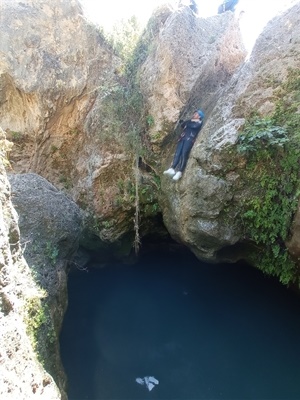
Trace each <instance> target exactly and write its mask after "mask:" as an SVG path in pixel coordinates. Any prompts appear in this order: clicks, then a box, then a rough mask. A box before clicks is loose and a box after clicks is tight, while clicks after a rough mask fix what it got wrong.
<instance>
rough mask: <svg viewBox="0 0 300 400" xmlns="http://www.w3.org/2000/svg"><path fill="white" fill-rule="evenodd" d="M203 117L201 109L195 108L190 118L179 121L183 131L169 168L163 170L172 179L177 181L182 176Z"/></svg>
mask: <svg viewBox="0 0 300 400" xmlns="http://www.w3.org/2000/svg"><path fill="white" fill-rule="evenodd" d="M203 119H204V113H203V111H202V110H197V111H195V112H194V114H193V116H192V118H191V119H189V120H187V121H182V120H180V121H179V122H180V124H181V127H182V128H183V131H182V134H181V135H180V138H179V140H178V143H177V147H176V151H175V155H174V158H173V162H172V165H171V167H170V168H169V169H167V170H166V171H164V174H165V175H168V176H171V177H172V178H173V180H174V181H178V180H179V179H180V178H181V177H182V173H183V171H184V169H185V167H186V164H187V161H188V158H189V154H190V151H191V150H192V147H193V144H194V143H195V140H196V138H197V136H198V133H199V132H200V130H201V128H202V124H203Z"/></svg>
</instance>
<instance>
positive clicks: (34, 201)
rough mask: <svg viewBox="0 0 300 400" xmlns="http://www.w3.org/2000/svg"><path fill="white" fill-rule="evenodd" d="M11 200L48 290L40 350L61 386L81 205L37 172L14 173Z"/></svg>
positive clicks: (30, 259)
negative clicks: (63, 335)
mask: <svg viewBox="0 0 300 400" xmlns="http://www.w3.org/2000/svg"><path fill="white" fill-rule="evenodd" d="M9 180H10V184H11V192H12V202H13V205H14V207H15V209H16V211H17V213H18V215H19V221H18V222H19V227H20V233H21V243H23V244H24V257H25V259H26V261H27V263H28V265H29V266H30V268H31V271H32V274H33V275H34V276H35V280H36V282H37V283H38V284H39V286H40V288H41V289H42V290H43V292H44V293H45V295H44V296H45V299H44V303H43V307H44V309H45V319H46V321H45V327H41V329H40V331H39V332H38V333H37V341H38V344H37V351H38V353H39V355H40V357H41V359H43V360H44V365H45V368H46V369H47V371H48V372H50V373H51V375H52V376H53V377H54V379H55V381H56V383H57V384H58V386H59V388H60V389H61V390H62V391H64V390H65V388H66V377H65V375H64V371H63V367H62V365H61V360H60V353H59V333H60V329H61V324H62V320H63V317H64V313H65V310H66V307H67V301H68V298H67V269H68V268H69V267H70V266H71V265H72V264H71V263H72V260H73V256H74V255H75V252H76V251H77V249H78V244H79V239H80V235H81V212H80V209H79V207H78V206H77V205H76V204H75V203H74V202H73V201H72V200H70V199H69V198H68V197H66V196H65V195H64V194H63V193H62V192H60V191H59V190H57V189H56V188H55V187H54V186H53V185H51V184H50V183H49V182H48V181H47V180H46V179H44V178H42V177H40V176H39V175H37V174H32V173H31V174H14V175H10V176H9Z"/></svg>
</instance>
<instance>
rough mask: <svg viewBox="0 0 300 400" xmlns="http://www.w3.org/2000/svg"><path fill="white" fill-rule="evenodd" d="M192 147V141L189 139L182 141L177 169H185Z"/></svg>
mask: <svg viewBox="0 0 300 400" xmlns="http://www.w3.org/2000/svg"><path fill="white" fill-rule="evenodd" d="M192 147H193V142H191V141H189V140H187V141H185V142H184V145H183V147H182V154H181V158H180V163H179V164H178V165H177V169H178V171H180V172H183V171H184V170H185V167H186V164H187V162H188V159H189V155H190V152H191V150H192Z"/></svg>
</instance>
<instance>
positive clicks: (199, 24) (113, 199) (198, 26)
mask: <svg viewBox="0 0 300 400" xmlns="http://www.w3.org/2000/svg"><path fill="white" fill-rule="evenodd" d="M0 18H1V24H0V35H1V38H2V40H1V43H0V55H1V56H0V126H1V127H2V128H3V129H5V130H6V131H7V134H8V138H9V140H12V141H13V142H14V144H15V145H14V148H13V150H12V152H11V154H10V161H11V165H12V167H13V169H14V172H16V173H25V172H34V173H37V174H39V175H41V176H43V177H44V178H46V179H47V180H48V181H49V182H51V183H52V184H54V185H55V186H56V187H58V188H59V189H63V190H65V191H67V192H68V193H69V194H70V195H71V197H72V198H73V199H74V200H75V201H76V202H77V203H78V204H79V205H80V206H81V207H82V208H83V209H85V210H87V213H86V214H91V215H92V216H93V218H94V220H93V221H94V222H93V224H92V225H93V226H94V231H95V233H96V236H99V237H100V241H101V242H105V243H106V242H109V243H116V242H120V241H123V239H124V237H129V239H128V240H129V242H128V243H130V242H132V240H133V239H132V237H133V234H132V232H133V222H132V220H133V215H134V213H135V208H134V207H135V206H134V201H133V200H132V198H133V197H134V196H133V193H132V191H133V190H132V188H133V187H134V179H135V178H134V167H133V165H134V157H135V154H132V151H131V153H130V151H128V149H125V145H124V141H123V143H122V142H118V141H117V140H115V139H114V136H118V135H119V136H122V135H123V131H122V129H124V128H123V125H125V124H126V125H127V126H126V129H127V130H130V129H131V127H130V126H129V125H130V119H129V121H128V118H127V121H126V122H125V121H123V122H122V121H120V119H119V120H118V121H117V123H116V122H115V121H114V120H115V116H116V115H115V113H114V111H112V110H111V109H110V106H111V104H109V103H108V102H107V98H109V97H110V96H111V97H112V98H114V93H115V94H116V98H117V95H118V93H119V92H120V89H122V88H124V82H123V81H122V79H123V80H124V78H123V77H120V74H119V70H120V65H121V63H120V59H119V58H118V57H117V56H116V55H115V54H114V53H113V52H112V50H111V48H110V47H109V46H108V44H107V43H106V42H105V40H104V38H103V36H102V35H101V34H100V33H99V31H97V29H96V28H95V27H94V26H92V25H91V24H89V23H88V22H87V21H86V20H85V19H84V16H83V15H82V11H81V7H80V5H79V2H78V1H77V0H71V1H66V0H53V1H51V2H49V1H46V0H24V1H22V2H19V1H18V0H9V1H8V0H5V1H2V2H1V4H0ZM155 18H156V21H157V26H158V30H157V32H155V37H153V40H152V41H151V46H150V47H151V49H152V50H151V49H150V53H149V55H148V57H147V59H146V61H145V63H144V64H143V66H142V69H141V71H140V72H139V74H138V75H139V76H140V79H139V82H140V83H141V85H142V88H141V91H142V93H143V95H144V96H143V97H144V101H145V105H144V110H142V114H143V115H144V117H145V116H146V115H147V114H148V116H149V118H150V119H151V118H152V119H153V121H154V125H152V126H151V127H150V129H149V131H147V132H145V135H146V136H147V140H148V142H149V143H150V145H149V147H150V148H151V150H152V154H151V156H149V159H146V163H148V164H151V167H152V171H155V173H156V174H159V167H160V164H161V161H162V160H163V158H162V157H161V152H163V151H164V149H163V140H164V138H166V139H167V140H168V139H169V138H170V137H172V132H173V130H174V127H175V124H176V120H177V116H178V115H179V114H184V113H185V112H189V111H190V108H191V107H195V106H196V105H197V107H198V106H200V105H201V106H202V107H204V108H205V109H207V110H208V109H209V105H210V103H214V102H215V97H216V96H217V92H218V90H219V89H220V88H221V87H222V86H223V85H224V83H225V82H226V81H227V80H228V78H229V77H230V76H231V75H232V73H233V72H234V70H235V68H237V66H238V65H239V64H240V63H241V61H242V60H243V58H244V56H245V52H244V49H243V46H242V44H241V39H240V35H239V29H238V23H237V21H236V20H235V19H234V17H233V15H232V13H228V14H226V15H225V14H224V15H223V16H215V17H213V18H211V19H209V20H205V19H201V18H197V17H196V16H195V15H193V14H192V13H191V11H190V9H189V8H188V7H187V8H184V9H181V10H180V11H178V12H177V11H176V12H171V11H170V10H162V11H161V12H160V13H158V15H156V16H155ZM149 32H152V31H151V27H149ZM200 82H205V84H204V85H203V84H200ZM125 86H126V83H125ZM204 87H205V88H204ZM200 100H201V101H200ZM116 101H118V100H116ZM124 102H126V97H124V99H122V100H121V103H124ZM122 106H123V104H119V107H120V108H122ZM118 117H119V116H118ZM119 118H120V117H119ZM118 124H119V125H118ZM144 125H145V124H144ZM133 129H136V127H133ZM129 140H130V139H128V141H129ZM150 158H151V160H150ZM143 179H144V177H143ZM145 180H146V181H147V177H146V178H145V179H144V181H145ZM147 182H148V181H147ZM150 186H151V185H148V186H147V188H146V189H145V190H144V192H146V191H147V192H148V195H147V196H144V201H145V202H146V204H145V206H146V207H148V209H153V210H155V209H158V207H157V197H156V194H155V195H152V194H151V193H150V192H152V191H153V190H154V189H153V187H150ZM152 186H153V185H152ZM149 188H150V189H149ZM154 212H155V211H154ZM145 214H147V215H148V214H149V213H148V212H146V213H145ZM141 225H142V226H144V227H145V228H144V229H143V230H144V231H149V228H148V227H149V226H150V225H151V223H149V221H146V222H145V223H144V224H143V222H142V224H141Z"/></svg>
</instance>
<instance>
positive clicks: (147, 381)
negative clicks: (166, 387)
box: [135, 376, 159, 392]
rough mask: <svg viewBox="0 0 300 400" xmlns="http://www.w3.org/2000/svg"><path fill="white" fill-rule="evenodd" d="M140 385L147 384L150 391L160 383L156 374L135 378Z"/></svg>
mask: <svg viewBox="0 0 300 400" xmlns="http://www.w3.org/2000/svg"><path fill="white" fill-rule="evenodd" d="M135 381H136V382H137V383H138V384H140V385H146V386H147V388H148V390H149V392H151V390H152V389H153V388H154V387H155V385H158V384H159V381H158V380H157V379H156V378H154V376H145V377H144V378H136V380H135Z"/></svg>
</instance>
